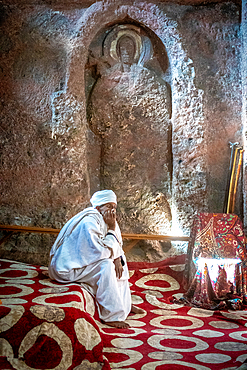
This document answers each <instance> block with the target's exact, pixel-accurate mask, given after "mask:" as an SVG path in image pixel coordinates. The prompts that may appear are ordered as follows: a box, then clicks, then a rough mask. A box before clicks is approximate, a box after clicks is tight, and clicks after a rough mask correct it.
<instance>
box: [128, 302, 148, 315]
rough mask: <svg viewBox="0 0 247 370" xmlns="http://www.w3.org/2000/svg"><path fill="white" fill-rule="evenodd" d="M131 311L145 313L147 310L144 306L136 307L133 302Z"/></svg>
mask: <svg viewBox="0 0 247 370" xmlns="http://www.w3.org/2000/svg"><path fill="white" fill-rule="evenodd" d="M131 312H133V313H137V314H138V313H139V314H140V313H144V312H145V311H144V310H143V309H142V308H139V307H136V306H134V305H133V304H132V305H131Z"/></svg>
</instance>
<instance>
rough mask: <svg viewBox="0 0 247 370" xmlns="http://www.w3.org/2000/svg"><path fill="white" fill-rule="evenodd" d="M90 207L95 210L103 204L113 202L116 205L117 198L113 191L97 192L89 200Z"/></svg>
mask: <svg viewBox="0 0 247 370" xmlns="http://www.w3.org/2000/svg"><path fill="white" fill-rule="evenodd" d="M90 202H91V203H92V206H93V207H94V208H95V207H97V206H102V205H103V204H106V203H109V202H113V203H115V204H117V197H116V194H115V193H114V191H112V190H99V191H96V193H94V194H93V196H92V198H91V199H90Z"/></svg>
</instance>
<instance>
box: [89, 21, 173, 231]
mask: <svg viewBox="0 0 247 370" xmlns="http://www.w3.org/2000/svg"><path fill="white" fill-rule="evenodd" d="M94 45H96V46H94ZM94 45H92V47H91V50H90V51H89V61H88V68H91V71H92V76H93V77H94V80H95V83H94V84H93V86H92V89H91V91H90V93H89V95H88V107H87V109H88V120H89V124H90V128H91V130H92V131H93V132H94V133H95V134H96V135H98V136H99V137H100V138H101V140H102V147H101V168H100V176H101V179H100V181H101V186H102V188H110V189H113V190H114V191H116V193H117V195H118V201H119V203H118V209H119V211H120V215H121V219H120V222H121V227H122V229H123V230H124V231H125V232H139V233H141V232H142V233H149V232H155V233H167V232H169V230H170V226H171V210H170V200H171V176H172V151H171V120H170V115H171V98H170V88H169V84H168V83H167V82H166V81H165V79H164V76H165V73H166V72H167V71H166V70H167V68H168V65H167V59H165V58H164V60H163V65H160V64H162V53H161V54H160V55H158V53H157V50H156V51H155V47H154V46H155V45H153V41H152V40H151V38H150V36H149V35H148V34H147V32H146V31H145V30H144V29H142V28H140V27H137V26H134V25H129V24H124V25H118V26H115V27H113V28H112V29H110V30H109V31H108V32H106V36H105V38H104V40H103V42H102V44H101V45H102V47H101V48H99V46H98V44H97V42H95V43H94ZM156 49H157V45H156ZM161 51H162V50H160V52H161ZM163 53H164V50H163ZM160 62H161V63H160ZM164 69H165V71H164Z"/></svg>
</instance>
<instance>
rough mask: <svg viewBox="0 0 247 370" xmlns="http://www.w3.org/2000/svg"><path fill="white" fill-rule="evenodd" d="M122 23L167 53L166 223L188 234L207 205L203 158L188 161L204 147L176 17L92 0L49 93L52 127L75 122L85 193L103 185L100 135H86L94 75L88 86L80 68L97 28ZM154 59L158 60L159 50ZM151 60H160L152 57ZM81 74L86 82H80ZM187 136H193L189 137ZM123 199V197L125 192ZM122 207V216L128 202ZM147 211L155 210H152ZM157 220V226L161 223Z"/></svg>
mask: <svg viewBox="0 0 247 370" xmlns="http://www.w3.org/2000/svg"><path fill="white" fill-rule="evenodd" d="M130 20H131V21H130ZM126 23H128V24H129V23H130V24H132V25H133V26H137V27H138V26H139V27H141V28H142V29H143V30H144V31H145V32H146V35H147V37H149V38H150V39H151V38H152V35H155V37H156V40H159V42H160V43H161V44H162V47H163V49H164V50H165V53H166V54H167V61H168V60H169V63H168V64H167V66H168V68H166V69H165V72H164V70H162V68H161V71H160V76H161V75H162V76H163V77H165V78H164V80H165V82H166V84H167V86H169V87H170V92H171V93H170V96H171V107H172V109H171V110H170V113H169V114H170V121H171V128H172V129H171V141H170V142H171V154H172V162H171V163H170V168H171V170H169V171H168V173H169V177H170V189H168V191H167V192H166V194H170V199H169V201H168V207H169V212H170V213H171V216H170V219H169V227H171V228H172V233H179V232H180V233H189V228H190V226H191V218H192V217H193V214H194V213H195V211H196V210H197V211H200V210H201V209H205V207H206V206H207V198H206V191H205V189H206V179H205V177H204V176H202V174H203V173H205V172H206V171H205V166H206V158H205V156H201V157H194V158H193V160H191V156H192V155H193V153H194V152H195V148H196V147H197V146H198V145H200V148H201V152H203V149H202V148H204V147H205V138H206V135H205V128H204V125H203V123H204V116H203V108H202V105H203V92H202V91H200V90H198V89H196V87H195V85H194V76H195V73H194V68H193V61H191V60H190V59H189V58H188V56H187V54H186V50H184V48H183V43H182V37H181V35H180V34H179V32H178V26H177V24H176V22H175V21H174V20H172V19H170V18H169V16H168V15H167V14H166V13H165V11H161V9H160V8H159V7H158V6H157V5H155V4H153V3H145V4H144V3H139V4H133V5H129V4H127V3H125V1H122V2H121V1H120V2H118V4H117V5H116V4H115V3H111V4H109V3H108V2H104V1H102V2H96V3H95V4H93V5H92V6H91V7H90V8H88V9H87V11H85V13H84V15H83V17H82V18H81V19H80V20H79V22H78V32H77V37H76V38H75V39H74V40H73V43H72V44H71V59H70V64H69V65H68V70H67V80H66V84H65V88H64V90H63V91H60V92H58V93H56V94H54V95H53V97H52V106H53V111H54V112H55V111H56V107H63V110H62V113H60V112H61V110H60V111H59V109H58V110H57V112H59V113H57V115H56V117H55V116H54V120H53V122H52V125H53V132H54V134H55V135H56V133H57V132H58V133H60V134H63V133H64V132H65V131H66V130H69V129H70V128H71V127H72V128H73V127H74V126H75V127H78V126H80V127H81V131H80V132H81V137H80V140H81V143H82V146H85V147H86V150H85V163H86V164H85V171H88V179H89V180H88V184H89V185H88V186H89V189H88V193H89V194H90V193H92V192H93V191H95V190H97V189H99V188H100V187H101V186H103V184H100V181H98V180H100V179H101V178H102V176H101V171H102V166H101V164H100V163H98V159H97V158H99V156H100V157H102V156H101V153H100V150H101V143H100V141H101V138H99V136H97V135H96V134H95V133H93V135H92V130H91V129H90V127H89V121H88V115H87V104H88V96H89V93H90V92H91V87H92V86H93V85H94V84H95V80H96V79H95V78H94V77H93V76H91V77H92V78H91V86H90V83H88V79H87V78H88V76H87V73H85V70H86V69H87V66H88V61H89V58H88V57H89V50H90V47H91V45H92V43H93V42H94V40H96V39H97V37H98V35H99V33H100V32H101V31H103V30H104V29H105V28H108V27H110V28H111V27H113V26H114V25H125V24H126ZM102 34H103V33H102ZM102 41H103V40H102ZM161 44H159V45H161ZM152 45H154V44H152ZM157 55H159V54H157ZM163 57H164V56H163ZM160 58H161V59H162V55H161V56H160ZM155 63H158V64H159V65H160V64H161V63H160V60H159V59H158V57H157V58H156V61H155ZM146 67H147V65H146ZM150 68H151V67H150ZM90 73H91V72H90ZM85 77H86V79H87V81H85ZM63 113H64V114H63ZM71 122H72V123H71ZM73 125H74V126H73ZM192 137H193V140H191V138H192ZM188 143H189V145H188ZM205 151H206V149H205ZM103 167H104V166H103ZM90 169H92V171H90ZM198 174H199V175H198ZM168 182H169V181H167V184H168ZM106 184H107V183H106ZM104 185H105V184H104ZM143 185H145V184H143ZM162 193H163V189H161V191H160V194H161V200H162V199H163V198H162ZM137 194H138V193H137ZM137 197H139V195H137ZM125 198H126V199H128V193H126V196H125ZM195 200H196V203H195ZM157 201H158V198H157ZM165 201H166V200H165ZM123 207H124V208H125V210H126V211H127V213H126V214H127V215H128V204H127V205H126V204H125V205H123ZM142 207H143V209H144V208H148V202H146V198H145V197H143V198H142ZM131 212H133V217H136V216H135V210H134V209H132V211H131ZM153 213H154V214H155V213H156V215H157V214H158V213H157V212H155V210H154V212H153ZM155 217H156V216H155ZM123 221H124V220H123ZM124 222H125V221H124ZM161 224H162V225H163V223H161ZM164 224H165V223H164ZM131 226H133V228H132V231H135V230H134V226H135V223H133V225H131ZM156 226H157V225H156ZM154 229H155V231H156V232H162V227H161V229H159V226H157V227H155V228H154ZM163 230H164V229H163ZM124 231H125V230H124ZM136 231H138V230H136ZM158 248H159V247H158ZM161 249H162V248H160V249H159V253H160V254H162V251H161ZM163 251H165V253H166V252H167V253H166V256H167V255H172V254H174V250H172V249H171V248H170V249H169V248H167V247H165V248H163ZM150 253H152V252H150ZM145 254H146V256H147V257H148V254H149V251H146V252H145Z"/></svg>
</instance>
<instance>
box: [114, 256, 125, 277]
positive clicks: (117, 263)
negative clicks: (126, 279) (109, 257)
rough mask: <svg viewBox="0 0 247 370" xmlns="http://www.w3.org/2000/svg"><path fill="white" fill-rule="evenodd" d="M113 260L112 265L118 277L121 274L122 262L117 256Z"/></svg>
mask: <svg viewBox="0 0 247 370" xmlns="http://www.w3.org/2000/svg"><path fill="white" fill-rule="evenodd" d="M113 262H114V265H115V270H116V275H117V278H118V279H120V278H121V277H122V275H123V266H122V263H121V258H120V257H118V258H116V259H115V260H114V261H113Z"/></svg>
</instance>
